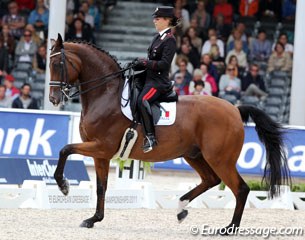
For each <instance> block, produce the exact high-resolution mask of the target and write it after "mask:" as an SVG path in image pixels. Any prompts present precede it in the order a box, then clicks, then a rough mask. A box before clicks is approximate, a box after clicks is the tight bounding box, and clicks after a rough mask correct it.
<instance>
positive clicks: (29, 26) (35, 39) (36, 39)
mask: <svg viewBox="0 0 305 240" xmlns="http://www.w3.org/2000/svg"><path fill="white" fill-rule="evenodd" d="M24 29H25V30H29V31H30V32H31V34H32V40H33V42H34V43H36V45H37V46H39V45H41V44H42V42H43V40H42V39H41V38H40V36H39V35H38V34H37V32H36V29H35V28H34V26H33V25H32V24H27V25H26V26H25V28H24ZM22 38H23V37H21V39H22Z"/></svg>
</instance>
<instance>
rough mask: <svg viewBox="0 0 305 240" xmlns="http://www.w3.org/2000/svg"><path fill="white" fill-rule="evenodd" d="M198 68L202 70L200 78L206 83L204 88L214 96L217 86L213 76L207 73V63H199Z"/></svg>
mask: <svg viewBox="0 0 305 240" xmlns="http://www.w3.org/2000/svg"><path fill="white" fill-rule="evenodd" d="M200 70H201V72H202V78H201V80H202V81H204V82H205V83H206V89H207V90H208V91H210V93H211V94H209V95H212V94H213V95H214V96H216V95H217V93H218V87H217V84H216V80H215V78H214V77H213V76H212V75H211V74H209V71H208V70H209V67H208V65H206V64H205V63H201V64H200Z"/></svg>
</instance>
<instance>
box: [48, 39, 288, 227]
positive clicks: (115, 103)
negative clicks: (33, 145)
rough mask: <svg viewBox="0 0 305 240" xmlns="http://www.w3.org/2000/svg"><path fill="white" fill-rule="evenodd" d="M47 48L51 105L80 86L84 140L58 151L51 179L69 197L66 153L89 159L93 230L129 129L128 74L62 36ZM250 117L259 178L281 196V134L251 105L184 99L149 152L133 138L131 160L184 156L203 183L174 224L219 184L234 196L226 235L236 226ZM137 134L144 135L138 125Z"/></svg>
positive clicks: (244, 190)
mask: <svg viewBox="0 0 305 240" xmlns="http://www.w3.org/2000/svg"><path fill="white" fill-rule="evenodd" d="M51 42H52V49H51V55H50V66H49V67H50V75H51V80H50V95H49V100H50V101H51V102H52V103H53V104H54V105H58V104H60V103H61V102H62V101H63V99H64V97H65V96H69V94H70V90H71V88H72V86H77V87H79V94H80V96H81V104H82V111H81V120H80V126H79V131H80V135H81V138H82V140H83V143H73V144H68V145H66V146H64V147H63V148H62V149H61V151H60V154H59V161H58V165H57V168H56V171H55V174H54V177H55V179H56V182H57V184H58V186H59V189H60V190H61V191H62V193H63V194H64V195H67V194H68V192H69V184H68V181H67V180H66V179H64V177H63V173H64V167H65V163H66V160H67V157H68V156H69V155H70V154H82V155H86V156H91V157H93V159H94V165H95V171H96V179H97V182H96V188H97V191H96V193H97V205H96V212H95V214H94V215H93V217H91V218H88V219H86V220H84V221H83V222H82V224H81V227H87V228H91V227H93V226H94V223H96V222H99V221H102V220H103V218H104V202H105V193H106V189H107V179H108V172H109V162H110V160H111V158H112V157H113V156H114V155H115V154H116V152H117V151H118V149H119V146H120V142H121V139H122V136H123V134H124V132H125V130H126V129H127V128H128V127H129V126H130V125H131V121H130V120H129V119H127V118H126V117H125V116H124V115H123V114H122V112H121V109H120V106H121V105H120V104H121V93H122V88H123V86H124V79H123V74H122V72H123V71H125V70H126V69H122V68H121V67H120V65H119V64H118V63H117V62H116V60H115V58H113V57H112V56H111V55H110V54H109V53H107V52H105V51H103V50H101V49H99V48H97V47H96V46H93V45H91V44H88V43H84V42H63V40H62V38H61V36H60V34H59V35H58V39H57V40H54V39H52V40H51ZM250 117H251V118H252V120H253V121H254V122H255V124H256V130H257V132H258V136H259V138H260V140H261V141H262V142H263V144H264V145H265V147H266V167H265V170H264V179H265V181H266V183H267V186H268V190H269V195H270V196H271V197H274V196H276V195H278V194H279V185H281V184H282V183H283V182H286V180H287V178H288V177H289V170H288V168H287V158H286V155H285V151H284V148H283V141H282V134H283V129H282V127H281V126H280V125H279V124H277V123H275V122H274V121H273V120H272V119H271V118H269V117H268V116H267V115H266V114H265V113H264V112H263V111H261V110H259V109H257V108H255V107H251V106H239V107H235V106H233V105H232V104H230V103H229V102H227V101H225V100H222V99H220V98H216V97H212V96H181V97H179V101H178V103H177V116H176V121H175V123H174V124H173V125H171V126H156V136H157V139H158V145H157V146H156V147H155V148H154V149H153V151H151V152H149V153H143V151H142V149H141V145H142V141H141V140H139V139H138V140H137V141H136V143H135V145H134V147H133V149H132V151H131V154H130V158H132V159H140V160H142V161H149V162H159V161H166V160H169V159H174V158H177V157H183V158H185V160H186V161H187V162H188V163H189V165H190V166H191V167H193V168H194V169H195V170H196V172H197V173H198V174H199V176H200V178H201V183H200V184H199V185H197V186H196V187H195V188H194V189H192V190H190V191H189V192H187V193H186V194H185V195H183V196H182V197H181V198H180V200H179V212H178V214H177V217H178V220H179V221H182V220H183V219H185V217H186V216H187V214H188V212H187V210H186V209H185V207H186V205H187V204H188V203H189V202H190V201H192V200H193V199H194V198H196V197H197V196H199V195H200V194H202V193H203V192H205V191H206V190H208V189H210V188H212V187H214V186H216V185H217V184H219V183H220V182H221V181H223V182H224V183H225V184H226V185H227V186H228V187H229V188H230V189H231V190H232V192H233V194H234V196H235V198H236V207H235V210H234V215H233V218H232V221H231V223H230V224H229V225H228V226H227V227H226V229H228V227H232V226H233V227H238V226H239V225H240V221H241V218H242V214H243V210H244V206H245V203H246V200H247V196H248V193H249V187H248V186H247V184H246V183H245V181H244V180H243V179H242V178H241V176H240V175H239V173H238V172H237V169H236V162H237V159H238V156H239V154H240V152H241V149H242V146H243V142H244V125H243V123H244V122H247V121H248V119H249V118H250ZM138 131H139V134H143V132H142V130H141V128H140V127H138Z"/></svg>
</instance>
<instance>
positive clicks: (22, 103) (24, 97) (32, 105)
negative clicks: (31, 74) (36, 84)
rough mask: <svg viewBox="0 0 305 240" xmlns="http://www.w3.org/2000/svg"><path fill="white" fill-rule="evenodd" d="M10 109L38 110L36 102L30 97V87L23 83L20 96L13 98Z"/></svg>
mask: <svg viewBox="0 0 305 240" xmlns="http://www.w3.org/2000/svg"><path fill="white" fill-rule="evenodd" d="M12 108H23V109H39V107H38V103H37V100H36V99H35V98H33V97H31V85H30V84H28V83H25V84H23V85H22V86H21V92H20V96H19V97H17V98H15V100H14V101H13V104H12Z"/></svg>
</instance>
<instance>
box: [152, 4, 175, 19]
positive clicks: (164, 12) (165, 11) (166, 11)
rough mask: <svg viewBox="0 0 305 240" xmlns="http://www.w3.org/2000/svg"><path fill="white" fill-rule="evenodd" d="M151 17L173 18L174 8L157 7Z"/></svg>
mask: <svg viewBox="0 0 305 240" xmlns="http://www.w3.org/2000/svg"><path fill="white" fill-rule="evenodd" d="M152 16H153V17H168V18H174V17H175V14H174V8H173V7H169V6H161V7H157V8H156V10H155V12H154V13H153V14H152Z"/></svg>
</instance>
